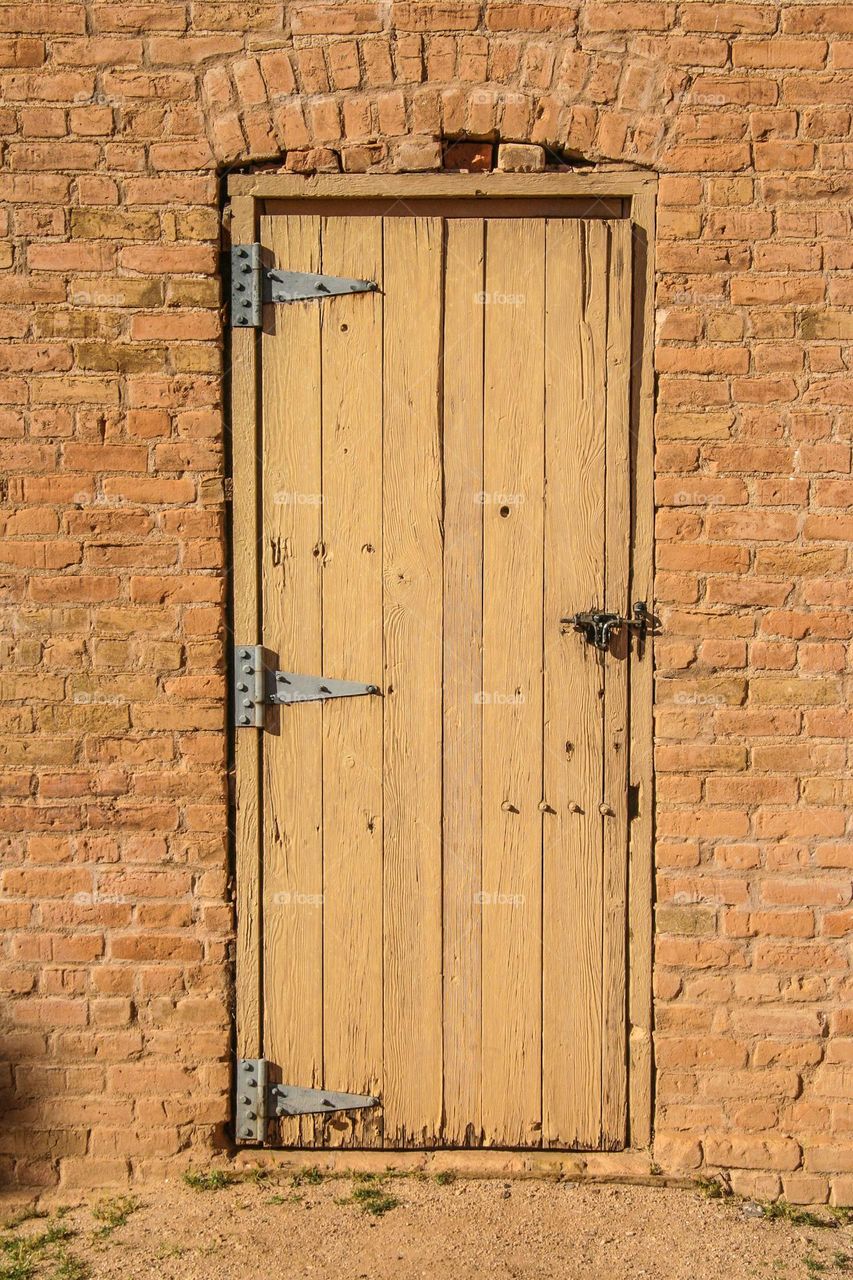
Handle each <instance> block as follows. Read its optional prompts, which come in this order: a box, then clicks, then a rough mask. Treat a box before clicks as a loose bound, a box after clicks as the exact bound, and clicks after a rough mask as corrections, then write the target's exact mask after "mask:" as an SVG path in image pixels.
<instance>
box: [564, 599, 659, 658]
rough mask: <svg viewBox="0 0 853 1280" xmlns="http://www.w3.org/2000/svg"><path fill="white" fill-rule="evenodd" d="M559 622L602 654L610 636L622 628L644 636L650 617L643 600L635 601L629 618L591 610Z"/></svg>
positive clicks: (606, 647) (605, 649)
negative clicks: (570, 628)
mask: <svg viewBox="0 0 853 1280" xmlns="http://www.w3.org/2000/svg"><path fill="white" fill-rule="evenodd" d="M561 622H562V624H563V625H564V626H565V625H571V626H573V627H574V628H575V630H576V631H582V632H583V634H584V637H585V639H586V642H587V644H591V645H593V647H594V648H596V649H600V650H601V651H602V652H603V653H604V652H606V651H607V650H608V649H609V647H610V638H611V636H612V635H614V634H615V633H616V632H617V631H619V630H620V628H622V627H630V628H633V629H634V630H635V631H637V633H638V635H640V636H645V634H646V631H647V629H648V626H649V622H650V615H649V611H648V609H647V608H646V602H645V600H637V601H636V603H635V604H634V607H633V610H632V613H631V617H630V618H623V617H621V616H620V615H619V614H618V613H606V612H605V611H604V610H603V609H591V610H589V611H588V612H586V613H575V614H573V615H572V617H570V618H562V619H561Z"/></svg>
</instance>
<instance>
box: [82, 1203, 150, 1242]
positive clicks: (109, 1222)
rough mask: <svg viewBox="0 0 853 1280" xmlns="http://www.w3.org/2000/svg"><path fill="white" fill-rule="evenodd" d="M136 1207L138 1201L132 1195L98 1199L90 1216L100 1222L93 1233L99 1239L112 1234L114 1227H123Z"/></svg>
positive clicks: (137, 1206)
mask: <svg viewBox="0 0 853 1280" xmlns="http://www.w3.org/2000/svg"><path fill="white" fill-rule="evenodd" d="M138 1208H139V1201H138V1200H137V1199H136V1198H135V1197H134V1196H113V1197H111V1198H107V1199H104V1200H99V1201H98V1203H97V1204H96V1205H95V1207H94V1208H93V1210H92V1217H93V1218H96V1219H97V1221H98V1222H100V1223H101V1226H100V1227H98V1229H97V1231H96V1232H95V1235H96V1236H99V1237H100V1238H101V1239H104V1238H105V1237H106V1236H109V1235H112V1233H113V1232H114V1231H115V1229H116V1227H123V1226H124V1224H125V1223H126V1222H127V1220H128V1218H129V1217H130V1215H131V1214H132V1213H135V1212H136V1210H137V1209H138Z"/></svg>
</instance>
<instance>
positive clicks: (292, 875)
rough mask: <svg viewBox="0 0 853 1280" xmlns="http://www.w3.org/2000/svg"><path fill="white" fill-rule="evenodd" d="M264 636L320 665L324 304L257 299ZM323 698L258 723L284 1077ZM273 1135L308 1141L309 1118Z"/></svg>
mask: <svg viewBox="0 0 853 1280" xmlns="http://www.w3.org/2000/svg"><path fill="white" fill-rule="evenodd" d="M261 233H262V235H261V239H262V244H263V246H264V248H265V249H269V251H270V256H271V259H272V261H274V262H275V263H277V264H279V265H282V264H287V266H288V267H289V268H291V269H293V270H295V271H318V270H319V267H320V220H319V219H318V218H314V217H302V218H275V219H269V218H263V219H262V220H261ZM263 394H264V431H263V543H262V556H261V564H262V581H263V618H264V626H263V643H264V644H265V645H266V646H267V648H268V649H270V650H271V651H272V653H273V654H274V655H276V657H277V660H278V666H279V667H280V668H281V669H282V670H285V671H297V672H304V673H306V674H318V673H321V672H322V671H323V649H322V598H321V590H322V586H321V574H322V524H321V509H322V508H321V503H320V500H319V495H320V494H321V486H322V470H321V372H320V308H319V306H318V305H317V303H315V302H302V303H290V304H288V305H287V306H278V307H273V306H266V307H265V308H264V335H263ZM322 714H323V705H322V703H319V702H309V703H302V704H299V705H295V706H290V707H282V708H280V709H279V710H276V711H273V712H271V713H269V714H268V717H267V730H266V732H265V733H264V832H265V838H264V859H265V871H264V894H263V897H264V1052H265V1055H266V1057H268V1058H270V1059H271V1060H272V1061H273V1062H274V1063H275V1064H276V1065H277V1066H278V1067H279V1068H280V1070H281V1073H282V1079H283V1080H284V1082H285V1083H291V1084H300V1085H308V1086H312V1085H320V1084H322V1083H323V1082H322V1069H323V1018H322V1011H323V991H322V981H323V931H322V907H321V903H322V893H323V844H322V780H323V758H322V752H323V744H322ZM280 1128H281V1134H280V1141H281V1143H282V1145H288V1144H290V1143H294V1144H301V1145H305V1144H306V1143H307V1144H310V1143H311V1142H313V1140H314V1132H313V1131H314V1125H313V1121H312V1120H310V1118H309V1119H307V1120H304V1121H301V1122H300V1121H297V1120H287V1121H283V1122H282V1123H281V1126H280Z"/></svg>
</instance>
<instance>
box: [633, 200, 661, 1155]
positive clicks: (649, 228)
mask: <svg viewBox="0 0 853 1280" xmlns="http://www.w3.org/2000/svg"><path fill="white" fill-rule="evenodd" d="M631 227H632V243H633V255H632V256H633V261H634V293H633V321H634V330H633V343H632V350H633V351H634V353H635V355H634V361H635V364H634V376H633V379H632V427H633V430H634V436H633V439H632V450H631V455H632V473H633V474H632V479H633V548H632V562H631V593H630V595H631V600H645V601H647V602H648V605H649V608H652V603H653V574H654V499H653V488H654V432H653V420H654V388H653V378H654V242H655V193H654V190H653V189H649V190H647V191H644V192H642V193H641V194H639V195H638V196H636V197H635V199H634V201H633V204H632V223H631ZM652 664H653V641H652V638H651V636H649V637H647V639H646V642H645V644H644V645H643V646H642V647H641V648H640V649H639V650H638V649H637V647H636V646H635V648H634V656H633V658H632V661H631V673H630V685H631V688H630V696H631V768H630V775H631V786H632V790H633V794H634V796H635V797H636V798H635V807H634V817H633V820H632V821H631V822H630V824H629V859H628V885H629V909H628V980H629V993H628V994H629V1020H630V1040H629V1047H630V1053H629V1119H630V1133H629V1140H630V1142H631V1145H632V1146H635V1147H640V1146H645V1145H647V1144H648V1143H649V1142H650V1140H651V1119H652V898H653V883H652V879H653V857H652V850H653V816H654V773H653V768H652V749H653V740H654V735H653V726H652V694H653V690H652V680H653V671H652Z"/></svg>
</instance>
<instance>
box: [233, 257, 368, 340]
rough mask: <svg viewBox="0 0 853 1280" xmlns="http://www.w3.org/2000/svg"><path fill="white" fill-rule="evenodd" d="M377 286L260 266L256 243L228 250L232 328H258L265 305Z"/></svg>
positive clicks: (316, 298)
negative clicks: (229, 251) (229, 255)
mask: <svg viewBox="0 0 853 1280" xmlns="http://www.w3.org/2000/svg"><path fill="white" fill-rule="evenodd" d="M378 287H379V286H378V285H377V284H376V282H375V280H355V279H351V278H349V277H348V276H330V275H318V274H317V273H315V272H312V271H283V270H281V269H280V268H278V267H267V266H264V264H263V262H262V261H261V246H260V244H235V245H233V246H232V248H231V324H232V327H239V328H241V329H243V328H248V327H252V328H255V329H257V328H259V327H260V324H261V313H262V308H263V304H264V303H265V302H306V301H311V300H312V299H314V300H322V299H323V298H332V297H335V296H336V295H338V296H340V295H342V294H347V293H373V292H375V291H376V290H377V289H378Z"/></svg>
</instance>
